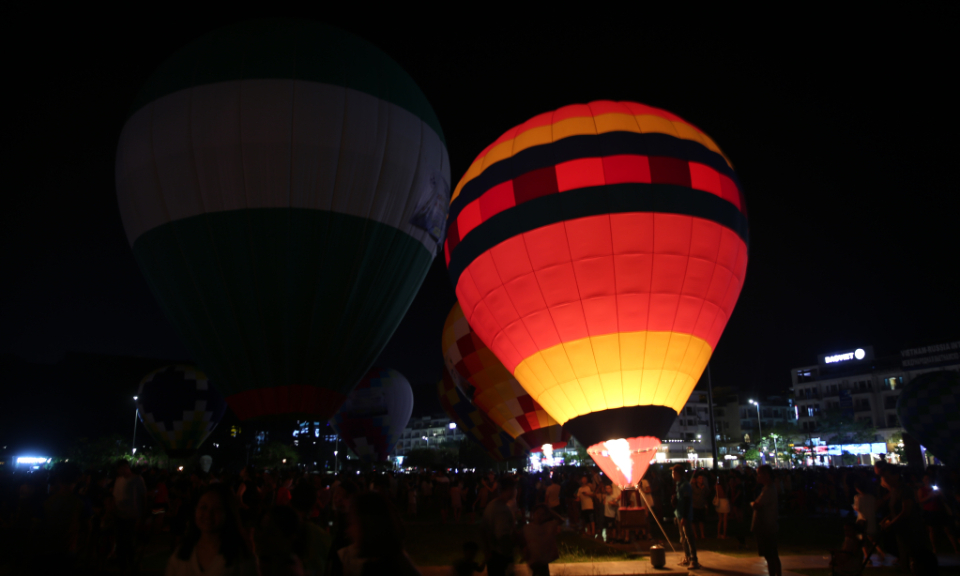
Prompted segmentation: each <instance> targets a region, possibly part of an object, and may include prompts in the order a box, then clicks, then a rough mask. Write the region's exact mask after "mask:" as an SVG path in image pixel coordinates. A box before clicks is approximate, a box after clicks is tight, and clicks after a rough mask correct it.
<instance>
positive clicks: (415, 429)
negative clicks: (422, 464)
mask: <svg viewBox="0 0 960 576" xmlns="http://www.w3.org/2000/svg"><path fill="white" fill-rule="evenodd" d="M464 438H465V436H464V435H463V433H462V432H461V431H460V429H459V428H457V426H456V424H454V422H453V421H452V420H450V418H449V417H448V416H445V415H444V416H421V417H420V418H411V419H410V422H409V423H407V427H406V428H404V429H403V433H402V434H400V438H399V439H398V440H397V446H396V449H395V450H394V452H393V454H394V455H396V456H403V455H405V454H406V453H407V452H409V451H410V450H412V449H414V448H435V447H437V446H438V445H440V444H441V443H443V442H459V441H460V440H463V439H464Z"/></svg>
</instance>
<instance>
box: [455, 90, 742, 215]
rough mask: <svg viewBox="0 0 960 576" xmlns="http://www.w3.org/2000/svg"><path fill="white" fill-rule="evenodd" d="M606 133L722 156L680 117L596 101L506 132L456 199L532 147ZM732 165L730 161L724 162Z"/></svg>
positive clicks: (643, 107)
mask: <svg viewBox="0 0 960 576" xmlns="http://www.w3.org/2000/svg"><path fill="white" fill-rule="evenodd" d="M606 132H636V133H642V134H650V133H659V134H666V135H669V136H673V137H676V138H683V139H685V140H691V141H693V142H698V143H700V144H702V145H703V146H705V147H706V148H707V149H709V150H712V151H714V152H716V153H718V154H723V153H722V152H721V151H720V148H719V147H718V146H717V145H716V143H714V142H713V140H712V139H710V137H709V136H707V135H706V134H704V133H703V132H702V131H701V130H700V129H698V128H697V127H695V126H693V125H692V124H690V123H689V122H686V121H685V120H683V119H682V118H680V117H679V116H676V115H675V114H672V113H670V112H667V111H666V110H661V109H659V108H654V107H652V106H647V105H645V104H639V103H636V102H612V101H609V100H606V101H596V102H591V103H589V104H574V105H571V106H564V107H563V108H560V109H558V110H555V111H553V112H546V113H543V114H540V115H538V116H534V117H533V118H531V119H530V120H527V121H526V122H524V123H523V124H520V125H519V126H516V127H514V128H512V129H510V130H508V131H507V132H505V133H504V134H503V135H502V136H500V138H498V139H497V140H495V141H494V142H493V143H492V144H490V145H489V146H487V147H486V148H485V149H484V150H483V151H482V152H481V153H480V154H479V155H478V156H477V158H476V159H475V160H474V161H473V163H471V165H470V167H469V168H468V169H467V171H466V173H465V174H464V176H463V179H462V180H461V181H460V184H459V185H458V186H457V188H456V189H455V190H454V193H453V198H456V197H457V196H459V194H460V193H461V188H462V187H463V185H464V184H466V183H467V182H469V181H470V180H472V179H473V178H475V177H476V176H477V175H479V174H481V173H482V172H483V171H484V170H486V169H487V168H488V167H490V166H491V165H493V164H496V163H497V162H500V161H502V160H504V159H506V158H510V157H512V156H513V155H515V154H518V153H519V152H521V151H523V150H526V149H528V148H530V147H533V146H540V145H543V144H549V143H551V142H556V141H558V140H561V139H563V138H568V137H571V136H580V135H597V134H604V133H606ZM725 161H726V162H727V164H729V163H730V162H729V160H725Z"/></svg>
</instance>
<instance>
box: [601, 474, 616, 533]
mask: <svg viewBox="0 0 960 576" xmlns="http://www.w3.org/2000/svg"><path fill="white" fill-rule="evenodd" d="M614 488H616V487H615V486H613V485H612V484H608V485H607V486H606V487H605V488H604V496H603V516H604V519H603V521H604V522H603V523H604V526H606V537H607V542H612V541H613V540H616V539H617V512H618V510H619V509H620V493H619V492H620V490H619V488H618V489H617V490H616V493H615V491H614Z"/></svg>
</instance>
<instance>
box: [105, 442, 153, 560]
mask: <svg viewBox="0 0 960 576" xmlns="http://www.w3.org/2000/svg"><path fill="white" fill-rule="evenodd" d="M116 470H117V477H116V479H115V480H114V481H113V502H114V507H115V510H116V512H115V514H116V527H117V529H116V535H117V536H116V538H117V558H118V559H119V561H120V573H121V574H129V573H132V572H133V569H134V561H135V555H136V537H137V532H138V531H139V530H141V529H142V523H143V521H144V518H145V517H146V513H147V486H146V484H144V482H143V478H142V477H141V476H140V475H139V474H134V473H133V470H131V469H130V463H129V462H128V461H126V460H119V461H118V462H117V465H116Z"/></svg>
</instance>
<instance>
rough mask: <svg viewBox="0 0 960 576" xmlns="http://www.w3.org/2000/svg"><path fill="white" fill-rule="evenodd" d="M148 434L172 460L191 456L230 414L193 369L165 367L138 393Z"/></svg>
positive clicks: (148, 378)
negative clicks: (225, 415)
mask: <svg viewBox="0 0 960 576" xmlns="http://www.w3.org/2000/svg"><path fill="white" fill-rule="evenodd" d="M137 411H138V413H139V415H140V421H141V422H143V425H144V427H146V429H147V432H149V433H150V435H151V436H153V439H154V440H156V441H157V443H158V444H160V447H161V448H163V451H164V452H166V453H167V455H169V456H170V457H172V458H187V457H190V456H192V455H193V454H194V453H195V452H196V451H197V448H199V447H200V445H201V444H203V441H204V440H206V439H207V436H209V435H210V433H211V432H213V429H214V428H216V427H217V424H218V423H219V422H220V419H221V418H223V415H224V413H225V412H226V411H227V404H226V402H224V401H223V397H222V396H220V394H219V393H217V391H216V390H214V389H213V387H212V386H210V383H209V382H208V380H207V376H206V375H205V374H204V373H203V372H201V371H200V370H197V369H196V368H195V367H193V366H183V365H175V366H165V367H163V368H160V369H158V370H154V371H153V372H151V373H149V374H147V375H146V376H145V377H144V378H143V380H141V381H140V388H139V390H138V391H137Z"/></svg>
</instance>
